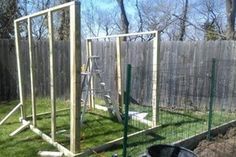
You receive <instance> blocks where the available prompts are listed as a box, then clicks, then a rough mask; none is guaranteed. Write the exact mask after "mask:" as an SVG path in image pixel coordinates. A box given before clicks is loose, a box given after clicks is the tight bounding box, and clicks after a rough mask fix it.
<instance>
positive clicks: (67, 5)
mask: <svg viewBox="0 0 236 157" xmlns="http://www.w3.org/2000/svg"><path fill="white" fill-rule="evenodd" d="M74 4H75V1H73V2H69V3H65V4H61V5H58V6H55V7H52V8H49V9H45V10H42V11H39V12H37V13H34V14H31V15H28V16H24V17H21V18H18V19H16V20H15V21H14V22H20V21H23V20H27V19H28V18H33V17H38V16H42V15H46V14H47V13H48V12H55V11H58V10H60V9H64V8H68V7H69V6H71V5H74Z"/></svg>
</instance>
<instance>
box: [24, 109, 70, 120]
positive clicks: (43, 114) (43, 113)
mask: <svg viewBox="0 0 236 157" xmlns="http://www.w3.org/2000/svg"><path fill="white" fill-rule="evenodd" d="M67 110H70V108H64V109H59V110H57V111H56V113H58V112H64V111H67ZM48 114H52V112H42V113H38V114H36V116H37V117H38V116H45V115H48ZM26 118H32V116H31V115H30V116H27V117H26Z"/></svg>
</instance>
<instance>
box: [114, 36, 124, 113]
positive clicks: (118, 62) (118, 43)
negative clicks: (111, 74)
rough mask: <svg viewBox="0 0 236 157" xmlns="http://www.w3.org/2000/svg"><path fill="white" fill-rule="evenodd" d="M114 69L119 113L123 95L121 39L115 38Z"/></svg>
mask: <svg viewBox="0 0 236 157" xmlns="http://www.w3.org/2000/svg"><path fill="white" fill-rule="evenodd" d="M116 69H117V76H116V77H117V80H116V84H117V88H118V101H119V111H120V112H122V107H123V104H124V103H123V102H124V94H123V83H122V65H121V38H120V37H117V38H116Z"/></svg>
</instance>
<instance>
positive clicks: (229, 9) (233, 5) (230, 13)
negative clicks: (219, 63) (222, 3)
mask: <svg viewBox="0 0 236 157" xmlns="http://www.w3.org/2000/svg"><path fill="white" fill-rule="evenodd" d="M226 13H227V32H226V36H227V39H235V32H234V25H235V15H236V0H226Z"/></svg>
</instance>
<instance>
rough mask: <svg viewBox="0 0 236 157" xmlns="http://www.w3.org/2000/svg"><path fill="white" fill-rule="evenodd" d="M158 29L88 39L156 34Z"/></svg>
mask: <svg viewBox="0 0 236 157" xmlns="http://www.w3.org/2000/svg"><path fill="white" fill-rule="evenodd" d="M156 32H157V31H149V32H138V33H128V34H118V35H108V36H99V37H91V38H87V39H91V40H94V39H104V38H105V39H106V38H118V37H128V36H138V35H147V34H155V33H156Z"/></svg>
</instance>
